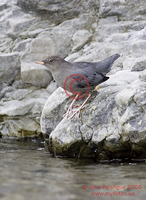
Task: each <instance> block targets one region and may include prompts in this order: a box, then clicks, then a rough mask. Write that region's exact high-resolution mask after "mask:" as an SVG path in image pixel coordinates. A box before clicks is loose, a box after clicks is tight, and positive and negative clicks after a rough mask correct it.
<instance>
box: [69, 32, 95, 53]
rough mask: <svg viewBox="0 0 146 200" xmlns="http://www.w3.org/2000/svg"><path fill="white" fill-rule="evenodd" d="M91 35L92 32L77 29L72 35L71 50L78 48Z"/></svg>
mask: <svg viewBox="0 0 146 200" xmlns="http://www.w3.org/2000/svg"><path fill="white" fill-rule="evenodd" d="M91 37H92V34H91V33H90V32H89V31H87V30H78V31H76V32H75V34H74V35H73V38H72V40H73V44H74V48H73V51H78V50H80V49H81V48H82V47H83V46H84V45H85V44H86V43H87V42H88V41H89V40H90V39H91Z"/></svg>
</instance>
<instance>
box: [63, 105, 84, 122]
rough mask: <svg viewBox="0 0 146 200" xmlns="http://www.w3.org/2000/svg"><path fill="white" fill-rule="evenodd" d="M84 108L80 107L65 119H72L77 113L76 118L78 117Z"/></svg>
mask: <svg viewBox="0 0 146 200" xmlns="http://www.w3.org/2000/svg"><path fill="white" fill-rule="evenodd" d="M84 108H85V106H80V107H79V108H78V109H76V110H75V111H74V113H73V114H72V115H71V116H70V117H67V118H68V119H72V118H73V117H74V116H75V115H76V114H77V113H78V117H80V113H81V110H83V109H84Z"/></svg>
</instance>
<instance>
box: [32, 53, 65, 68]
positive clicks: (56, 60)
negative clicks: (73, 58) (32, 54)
mask: <svg viewBox="0 0 146 200" xmlns="http://www.w3.org/2000/svg"><path fill="white" fill-rule="evenodd" d="M62 62H65V60H64V59H63V58H61V57H59V56H49V57H47V58H46V59H44V60H42V61H37V62H36V63H37V64H41V65H45V66H47V67H48V68H49V69H50V68H52V67H53V66H58V65H60V64H61V63H62Z"/></svg>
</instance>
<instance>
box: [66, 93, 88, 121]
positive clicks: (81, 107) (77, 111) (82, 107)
mask: <svg viewBox="0 0 146 200" xmlns="http://www.w3.org/2000/svg"><path fill="white" fill-rule="evenodd" d="M90 98H91V94H89V95H88V97H87V99H86V100H85V101H84V102H83V103H82V105H81V106H80V107H79V108H78V109H77V110H76V111H75V112H74V113H73V114H72V116H71V117H70V118H69V119H72V118H73V117H74V116H75V114H77V113H79V115H80V112H81V110H82V109H84V105H85V104H86V102H87V101H88V100H89V99H90Z"/></svg>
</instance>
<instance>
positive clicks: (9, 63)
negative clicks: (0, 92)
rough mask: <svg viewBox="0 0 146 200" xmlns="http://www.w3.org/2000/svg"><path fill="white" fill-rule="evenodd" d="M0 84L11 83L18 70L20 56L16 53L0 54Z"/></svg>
mask: <svg viewBox="0 0 146 200" xmlns="http://www.w3.org/2000/svg"><path fill="white" fill-rule="evenodd" d="M0 63H1V68H0V84H3V83H6V84H8V85H10V84H12V82H13V81H14V80H15V78H16V76H17V74H18V73H19V72H20V58H19V55H18V54H17V53H10V54H0Z"/></svg>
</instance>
